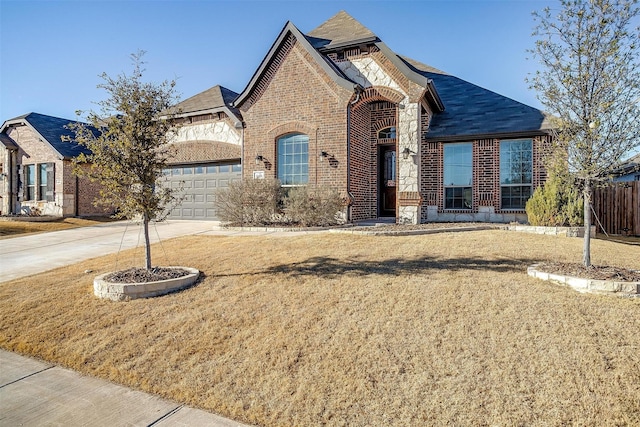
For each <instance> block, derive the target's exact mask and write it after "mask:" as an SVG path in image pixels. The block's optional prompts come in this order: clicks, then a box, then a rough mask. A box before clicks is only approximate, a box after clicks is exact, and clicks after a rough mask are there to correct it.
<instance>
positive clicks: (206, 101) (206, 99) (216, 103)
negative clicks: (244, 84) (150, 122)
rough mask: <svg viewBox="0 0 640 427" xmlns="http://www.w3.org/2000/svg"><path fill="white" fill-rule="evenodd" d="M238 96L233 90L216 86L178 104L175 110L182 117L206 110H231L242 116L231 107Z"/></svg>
mask: <svg viewBox="0 0 640 427" xmlns="http://www.w3.org/2000/svg"><path fill="white" fill-rule="evenodd" d="M237 97H238V94H237V93H236V92H234V91H232V90H231V89H227V88H226V87H223V86H220V85H216V86H214V87H212V88H209V89H207V90H205V91H203V92H200V93H199V94H197V95H194V96H192V97H191V98H187V99H185V100H184V101H182V102H180V103H178V104H177V105H176V106H175V107H174V108H175V109H178V110H179V111H180V114H181V115H186V114H189V113H196V112H199V111H205V110H214V109H223V108H225V107H226V108H229V109H230V110H231V112H232V113H233V114H235V115H236V116H238V117H239V116H240V114H239V111H238V110H237V109H236V108H233V107H231V104H232V103H233V101H234V100H235V99H236V98H237Z"/></svg>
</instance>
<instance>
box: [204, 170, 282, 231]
mask: <svg viewBox="0 0 640 427" xmlns="http://www.w3.org/2000/svg"><path fill="white" fill-rule="evenodd" d="M216 195H217V207H218V217H219V218H220V219H221V220H222V221H225V222H228V223H230V224H232V225H248V226H257V225H269V224H273V223H274V222H276V221H277V219H278V216H279V204H280V203H281V200H282V191H281V187H280V181H278V180H276V179H244V180H242V181H236V182H232V183H231V184H229V187H227V188H224V189H221V190H218V192H217V193H216Z"/></svg>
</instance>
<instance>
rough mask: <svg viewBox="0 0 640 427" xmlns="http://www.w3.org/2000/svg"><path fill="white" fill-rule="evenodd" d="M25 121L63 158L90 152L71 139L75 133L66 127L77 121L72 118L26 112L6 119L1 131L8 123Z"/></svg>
mask: <svg viewBox="0 0 640 427" xmlns="http://www.w3.org/2000/svg"><path fill="white" fill-rule="evenodd" d="M21 121H24V122H27V123H28V124H29V125H31V127H32V128H33V129H34V130H35V131H36V132H38V133H39V134H40V136H42V137H43V138H44V139H45V140H46V142H48V143H49V144H50V145H51V147H52V148H53V149H54V150H55V151H57V152H58V154H59V155H60V156H61V157H63V158H67V159H68V158H72V157H76V156H78V155H80V154H81V153H85V154H91V151H89V149H87V148H86V147H84V146H82V145H80V144H78V143H76V142H75V141H73V137H74V136H75V134H74V133H73V132H72V131H71V130H69V129H67V127H68V125H69V124H71V123H77V122H74V121H73V120H69V119H62V118H60V117H52V116H46V115H44V114H39V113H28V114H24V115H22V116H18V117H15V118H13V119H10V120H7V121H6V122H5V124H4V125H3V127H2V128H3V131H4V129H5V127H6V126H7V125H8V124H12V123H17V122H21ZM63 137H64V138H67V137H68V138H71V140H70V141H63V140H62V139H63Z"/></svg>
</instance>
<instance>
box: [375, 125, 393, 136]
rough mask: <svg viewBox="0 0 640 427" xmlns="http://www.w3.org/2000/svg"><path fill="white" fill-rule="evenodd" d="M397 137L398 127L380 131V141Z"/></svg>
mask: <svg viewBox="0 0 640 427" xmlns="http://www.w3.org/2000/svg"><path fill="white" fill-rule="evenodd" d="M395 137H396V127H395V126H391V127H388V128H384V129H381V130H380V131H378V139H392V138H395Z"/></svg>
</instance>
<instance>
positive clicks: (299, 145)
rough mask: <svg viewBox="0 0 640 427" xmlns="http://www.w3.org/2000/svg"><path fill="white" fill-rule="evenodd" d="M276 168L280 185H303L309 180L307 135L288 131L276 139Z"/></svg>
mask: <svg viewBox="0 0 640 427" xmlns="http://www.w3.org/2000/svg"><path fill="white" fill-rule="evenodd" d="M277 150H278V154H277V156H278V163H277V165H276V170H277V174H278V179H279V180H280V182H281V184H282V185H304V184H306V183H307V182H309V136H308V135H305V134H303V133H290V134H287V135H283V136H281V137H280V138H278V140H277Z"/></svg>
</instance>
